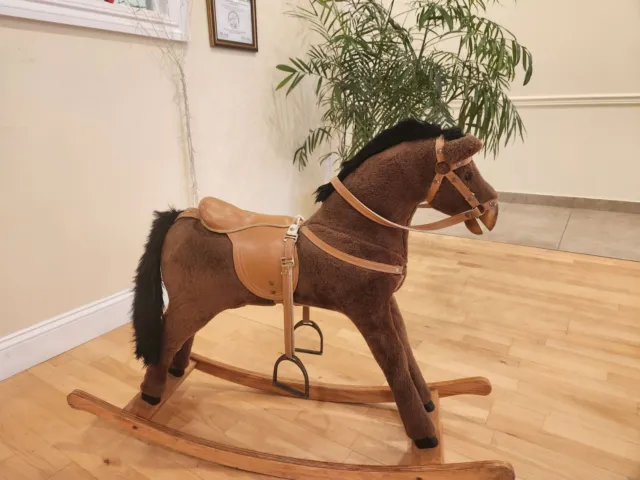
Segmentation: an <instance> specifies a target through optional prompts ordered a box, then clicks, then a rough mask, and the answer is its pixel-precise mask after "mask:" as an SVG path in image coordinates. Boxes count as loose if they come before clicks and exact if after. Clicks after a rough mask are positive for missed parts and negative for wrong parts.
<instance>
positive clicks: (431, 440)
mask: <svg viewBox="0 0 640 480" xmlns="http://www.w3.org/2000/svg"><path fill="white" fill-rule="evenodd" d="M413 443H415V444H416V447H418V448H419V449H420V450H423V449H425V448H436V447H437V446H438V439H437V438H436V437H427V438H421V439H420V440H414V441H413Z"/></svg>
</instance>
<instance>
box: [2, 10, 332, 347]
mask: <svg viewBox="0 0 640 480" xmlns="http://www.w3.org/2000/svg"><path fill="white" fill-rule="evenodd" d="M286 3H288V2H287V1H286V0H269V1H268V2H265V1H260V2H258V4H259V5H258V16H257V18H258V28H259V42H260V45H259V46H260V51H259V52H258V53H248V52H244V51H238V50H227V49H222V48H213V49H212V48H210V46H209V40H208V36H207V35H208V34H207V28H208V27H207V15H206V10H205V2H204V1H203V0H197V1H196V0H192V5H193V8H192V13H191V30H192V38H191V41H190V42H189V44H188V47H187V48H188V53H187V57H186V66H187V75H188V82H189V86H190V103H191V114H192V118H193V128H194V132H193V143H194V146H195V148H196V158H197V169H198V174H199V180H200V188H201V193H202V194H203V195H214V196H219V197H222V198H224V199H226V200H228V201H231V202H235V203H237V204H238V205H240V206H242V207H243V208H249V209H256V210H263V211H266V212H280V213H290V214H294V213H299V212H302V213H306V214H308V213H309V212H310V210H311V209H312V208H313V207H312V204H311V198H312V197H311V194H312V192H313V190H314V189H315V187H316V186H317V185H318V184H319V183H320V181H321V180H322V179H321V178H318V176H319V174H318V169H317V168H311V169H309V170H308V171H305V172H304V173H302V174H301V173H299V172H298V170H297V168H296V167H294V166H293V165H292V163H291V158H292V155H293V151H294V144H295V142H294V138H303V136H304V133H305V130H306V128H308V127H309V126H311V125H312V124H313V119H314V115H316V109H315V104H314V101H313V99H312V98H311V96H310V95H309V94H308V92H309V90H312V86H310V88H309V89H308V90H307V92H304V91H300V92H298V93H296V94H295V95H293V96H292V97H291V98H290V100H289V101H285V100H284V99H283V97H282V96H280V95H278V97H277V98H274V93H273V87H274V85H275V82H276V77H277V75H276V70H275V65H276V64H277V63H279V62H281V61H282V60H285V59H286V58H288V57H289V56H291V55H296V54H297V52H298V51H299V50H300V48H301V46H302V44H303V41H304V36H303V35H302V34H301V31H300V25H299V24H298V23H297V22H296V21H294V20H292V19H290V18H288V17H285V16H284V15H283V11H284V10H285V9H286V8H287V6H286ZM175 94H176V86H175V83H174V78H173V77H172V75H171V69H170V68H168V67H167V66H166V62H165V61H164V60H163V58H162V56H161V55H160V54H159V50H158V48H157V47H156V45H155V43H154V41H151V40H149V39H144V38H142V37H139V36H131V35H125V34H118V33H113V32H104V31H98V30H92V29H83V28H77V27H70V26H64V25H58V24H49V23H40V22H33V21H26V20H20V19H15V18H8V17H0V225H2V229H1V230H0V286H1V288H2V296H1V298H2V301H1V302H0V337H2V336H3V335H5V334H7V333H10V332H14V331H17V330H19V329H22V328H25V327H27V326H29V325H32V324H34V323H37V322H39V321H41V320H44V319H47V318H50V317H53V316H55V315H58V314H61V313H63V312H66V311H69V310H72V309H74V308H76V307H78V306H80V305H83V304H87V303H90V302H93V301H95V300H99V299H101V298H104V297H106V296H108V295H111V294H114V293H116V292H119V291H122V290H124V289H126V288H128V287H130V285H131V279H132V277H133V275H134V272H135V268H136V264H137V261H138V258H139V255H140V254H141V252H142V247H143V245H144V242H145V239H146V235H147V233H148V229H149V226H150V223H151V220H152V212H153V210H155V209H160V210H162V209H166V208H167V206H168V205H170V204H171V205H174V206H176V207H186V206H188V198H189V197H188V185H187V181H186V168H185V156H184V140H183V138H182V132H181V120H180V114H179V111H178V107H177V104H176V98H175Z"/></svg>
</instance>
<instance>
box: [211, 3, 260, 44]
mask: <svg viewBox="0 0 640 480" xmlns="http://www.w3.org/2000/svg"><path fill="white" fill-rule="evenodd" d="M206 2H207V17H208V20H209V44H210V45H211V47H229V48H239V49H243V50H251V51H254V52H257V51H258V20H257V16H256V0H206Z"/></svg>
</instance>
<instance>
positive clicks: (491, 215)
mask: <svg viewBox="0 0 640 480" xmlns="http://www.w3.org/2000/svg"><path fill="white" fill-rule="evenodd" d="M492 203H493V205H491V204H490V205H489V208H487V210H486V211H485V212H484V213H483V214H482V215H480V217H478V218H479V219H480V221H481V222H482V223H483V224H484V226H485V227H487V229H488V230H489V231H491V230H493V229H494V227H495V226H496V223H498V211H499V209H498V202H497V201H495V202H492ZM464 224H465V226H466V227H467V229H468V230H469V231H470V232H471V233H473V234H474V235H482V233H483V232H482V227H480V224H479V223H478V220H476V219H475V218H471V219H469V220H465V221H464Z"/></svg>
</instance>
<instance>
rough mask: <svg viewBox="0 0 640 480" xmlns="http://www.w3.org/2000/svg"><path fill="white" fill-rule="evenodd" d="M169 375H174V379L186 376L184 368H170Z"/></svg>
mask: <svg viewBox="0 0 640 480" xmlns="http://www.w3.org/2000/svg"><path fill="white" fill-rule="evenodd" d="M169 373H170V374H171V375H173V376H174V377H178V378H180V377H181V376H183V375H184V368H181V369H178V368H170V369H169Z"/></svg>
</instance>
